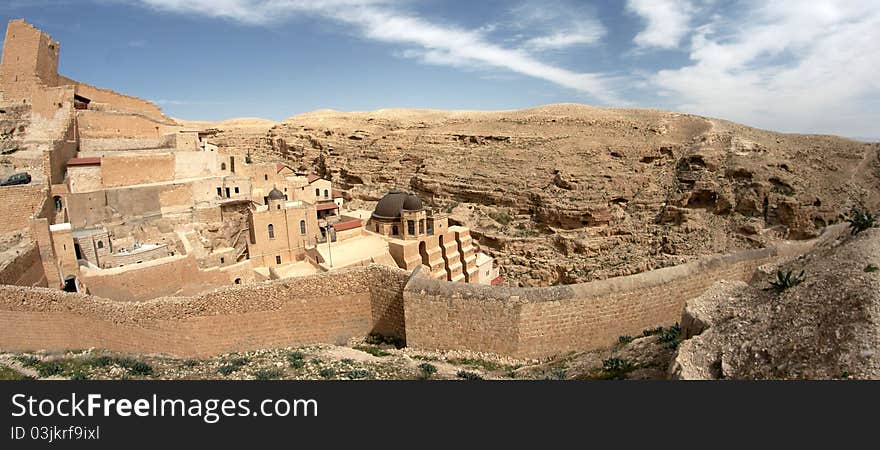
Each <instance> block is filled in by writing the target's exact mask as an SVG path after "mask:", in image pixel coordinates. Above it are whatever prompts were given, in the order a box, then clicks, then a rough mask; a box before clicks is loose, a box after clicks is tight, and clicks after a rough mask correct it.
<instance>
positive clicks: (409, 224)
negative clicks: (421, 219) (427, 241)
mask: <svg viewBox="0 0 880 450" xmlns="http://www.w3.org/2000/svg"><path fill="white" fill-rule="evenodd" d="M406 229H407V231H409V234H410V235H414V234H416V222H415V221H413V220H407V221H406Z"/></svg>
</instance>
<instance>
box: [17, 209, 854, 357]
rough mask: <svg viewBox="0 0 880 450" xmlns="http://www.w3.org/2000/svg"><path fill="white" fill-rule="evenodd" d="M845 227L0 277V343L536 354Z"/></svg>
mask: <svg viewBox="0 0 880 450" xmlns="http://www.w3.org/2000/svg"><path fill="white" fill-rule="evenodd" d="M844 231H845V227H840V226H834V227H830V228H829V229H826V232H825V233H823V235H822V236H821V237H820V238H818V239H816V240H813V241H803V242H797V243H787V244H781V245H779V246H776V247H772V248H766V249H759V250H747V251H742V252H737V253H734V254H730V255H724V256H713V257H708V258H704V259H701V260H698V261H694V262H691V263H688V264H684V265H680V266H675V267H668V268H663V269H658V270H654V271H650V272H645V273H641V274H637V275H631V276H626V277H619V278H613V279H608V280H602V281H596V282H591V283H584V284H577V285H566V286H553V287H546V288H508V287H492V286H482V285H473V284H464V283H449V282H445V281H439V280H434V279H430V278H427V277H425V276H424V275H422V274H420V273H419V269H417V270H416V271H415V272H413V274H411V275H408V274H407V273H406V272H405V271H403V270H399V269H395V268H388V267H385V266H379V265H370V266H367V267H357V268H351V269H344V270H340V271H334V272H330V273H323V274H318V275H313V276H308V277H302V278H293V279H282V280H272V281H265V282H262V283H257V284H251V285H241V286H229V287H223V288H219V289H216V290H214V291H211V292H208V293H205V294H201V295H196V296H191V297H165V298H159V299H154V300H148V301H144V302H119V301H113V300H106V299H103V298H100V297H95V296H85V295H81V294H69V293H64V292H61V291H58V290H50V289H44V288H27V287H19V286H0V349H3V350H36V349H49V350H61V349H73V348H87V347H97V348H105V349H109V350H114V351H121V352H149V353H166V354H172V355H177V356H181V357H187V356H204V355H209V354H215V353H222V352H231V351H245V350H252V349H257V348H266V347H278V346H291V345H302V344H310V343H342V342H344V341H346V340H347V339H348V338H350V337H354V336H363V335H365V334H367V333H370V332H377V333H380V334H386V335H392V336H398V337H401V338H404V339H405V340H406V342H407V345H409V346H412V347H417V348H426V349H467V350H472V351H480V352H491V353H496V354H501V355H510V356H515V357H528V358H538V357H547V356H552V355H557V354H562V353H566V352H569V351H573V350H589V349H595V348H600V347H604V346H607V345H610V344H613V343H614V342H616V340H617V338H618V336H621V335H626V334H630V335H635V334H637V333H640V332H641V331H642V330H643V329H646V328H651V327H656V326H660V325H669V324H671V323H673V322H676V321H678V320H679V318H680V315H681V311H682V308H683V306H684V304H685V302H686V301H687V300H689V299H691V298H694V297H696V296H698V295H700V294H701V293H702V292H703V291H704V290H705V289H707V288H708V287H709V286H711V284H712V283H714V282H715V281H718V280H722V279H727V280H732V279H740V280H745V279H749V278H750V277H752V276H753V275H754V273H755V269H756V268H757V267H759V266H761V265H763V264H766V263H768V262H771V261H774V260H777V259H779V258H783V257H790V256H795V255H799V254H803V253H805V252H807V251H809V250H810V249H811V248H812V247H813V246H814V245H815V244H816V243H817V242H818V241H820V240H824V239H828V238H829V237H833V236H836V235H839V234H840V233H842V232H844Z"/></svg>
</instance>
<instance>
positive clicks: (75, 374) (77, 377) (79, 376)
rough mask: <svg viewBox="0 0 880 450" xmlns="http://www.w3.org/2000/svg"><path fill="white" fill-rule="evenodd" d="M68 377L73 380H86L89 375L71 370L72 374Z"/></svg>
mask: <svg viewBox="0 0 880 450" xmlns="http://www.w3.org/2000/svg"><path fill="white" fill-rule="evenodd" d="M70 379H71V380H74V381H80V380H88V379H89V375H88V374H86V373H85V372H80V371H76V372H73V374H71V375H70Z"/></svg>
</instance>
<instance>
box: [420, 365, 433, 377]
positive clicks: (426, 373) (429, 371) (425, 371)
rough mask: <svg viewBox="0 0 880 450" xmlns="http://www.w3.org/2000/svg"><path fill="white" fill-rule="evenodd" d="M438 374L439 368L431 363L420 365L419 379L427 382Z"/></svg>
mask: <svg viewBox="0 0 880 450" xmlns="http://www.w3.org/2000/svg"><path fill="white" fill-rule="evenodd" d="M435 373H437V366H435V365H433V364H430V363H421V364H419V379H420V380H427V379H429V378H431V375H434V374H435Z"/></svg>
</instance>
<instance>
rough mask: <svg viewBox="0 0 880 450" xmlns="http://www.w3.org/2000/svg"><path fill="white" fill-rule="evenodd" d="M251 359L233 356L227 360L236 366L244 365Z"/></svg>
mask: <svg viewBox="0 0 880 450" xmlns="http://www.w3.org/2000/svg"><path fill="white" fill-rule="evenodd" d="M249 362H251V360H250V359H249V358H235V359H232V360H230V361H229V364H232V365H233V366H236V367H243V366H246V365H247V364H248V363H249Z"/></svg>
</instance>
